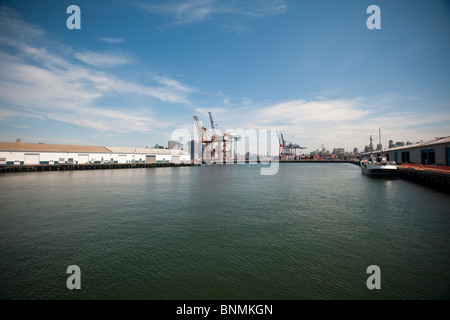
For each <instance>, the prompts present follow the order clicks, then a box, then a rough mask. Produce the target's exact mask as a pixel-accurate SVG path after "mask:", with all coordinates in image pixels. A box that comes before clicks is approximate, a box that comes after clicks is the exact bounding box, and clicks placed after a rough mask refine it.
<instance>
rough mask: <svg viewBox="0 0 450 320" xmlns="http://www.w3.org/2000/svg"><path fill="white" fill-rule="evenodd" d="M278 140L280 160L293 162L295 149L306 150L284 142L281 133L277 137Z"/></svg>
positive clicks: (295, 153) (295, 154)
mask: <svg viewBox="0 0 450 320" xmlns="http://www.w3.org/2000/svg"><path fill="white" fill-rule="evenodd" d="M278 140H279V142H280V152H279V154H280V160H295V157H296V156H297V149H306V147H300V146H299V145H298V144H296V143H292V142H290V141H286V140H284V136H283V134H282V133H281V132H280V133H279V135H278Z"/></svg>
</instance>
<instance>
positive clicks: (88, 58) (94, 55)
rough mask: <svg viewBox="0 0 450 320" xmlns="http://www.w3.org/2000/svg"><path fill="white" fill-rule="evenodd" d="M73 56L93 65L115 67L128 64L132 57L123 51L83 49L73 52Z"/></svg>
mask: <svg viewBox="0 0 450 320" xmlns="http://www.w3.org/2000/svg"><path fill="white" fill-rule="evenodd" d="M74 56H75V58H77V59H78V60H80V61H83V62H84V63H86V64H88V65H91V66H94V67H107V68H110V67H117V66H120V65H124V64H130V63H132V62H133V59H132V58H130V57H128V56H126V55H125V54H123V53H100V52H93V51H88V50H85V51H83V52H77V53H75V55H74Z"/></svg>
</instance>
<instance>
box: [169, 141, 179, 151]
mask: <svg viewBox="0 0 450 320" xmlns="http://www.w3.org/2000/svg"><path fill="white" fill-rule="evenodd" d="M167 146H168V149H169V150H172V149H177V147H178V142H177V141H175V140H170V141H169V142H167Z"/></svg>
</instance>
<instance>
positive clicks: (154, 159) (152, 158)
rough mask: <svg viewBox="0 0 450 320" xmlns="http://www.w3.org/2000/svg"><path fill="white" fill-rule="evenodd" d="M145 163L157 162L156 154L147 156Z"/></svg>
mask: <svg viewBox="0 0 450 320" xmlns="http://www.w3.org/2000/svg"><path fill="white" fill-rule="evenodd" d="M145 163H156V156H145Z"/></svg>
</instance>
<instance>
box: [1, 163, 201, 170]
mask: <svg viewBox="0 0 450 320" xmlns="http://www.w3.org/2000/svg"><path fill="white" fill-rule="evenodd" d="M193 166H198V164H193V163H165V162H162V163H158V162H157V163H95V164H90V163H86V164H29V165H1V166H0V172H1V173H7V172H32V171H67V170H98V169H128V168H164V167H193Z"/></svg>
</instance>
